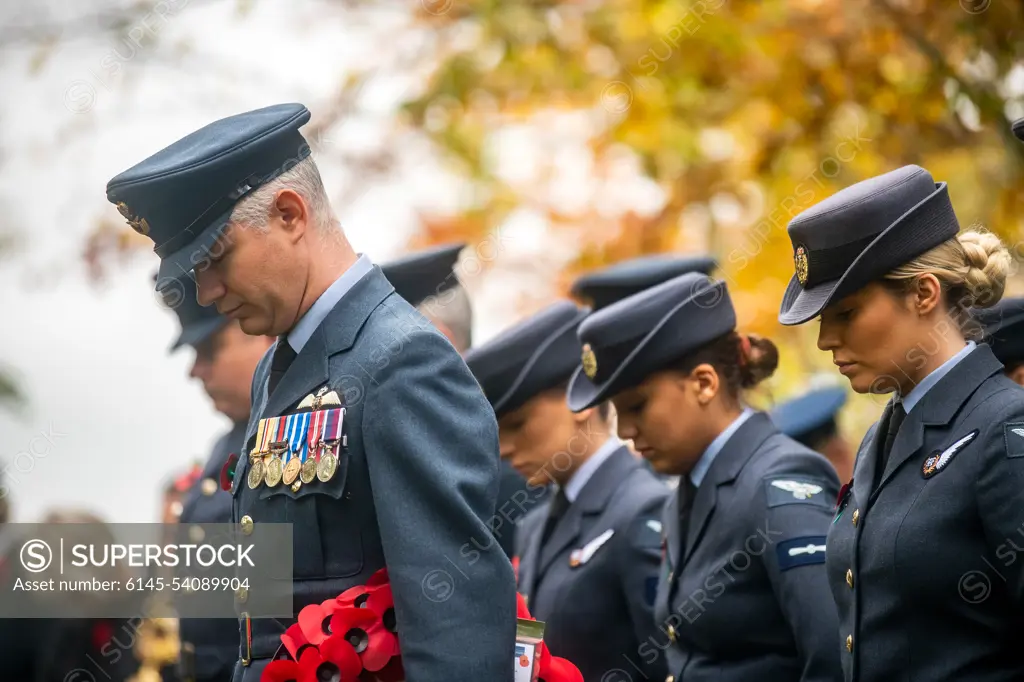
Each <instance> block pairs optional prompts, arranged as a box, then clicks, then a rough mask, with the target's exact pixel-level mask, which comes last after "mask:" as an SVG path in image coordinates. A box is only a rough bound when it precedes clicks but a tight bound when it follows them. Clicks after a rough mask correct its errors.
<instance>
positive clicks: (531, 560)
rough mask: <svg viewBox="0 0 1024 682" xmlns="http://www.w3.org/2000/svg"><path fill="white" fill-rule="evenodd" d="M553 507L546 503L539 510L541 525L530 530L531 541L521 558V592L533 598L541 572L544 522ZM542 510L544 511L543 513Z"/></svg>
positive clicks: (538, 516)
mask: <svg viewBox="0 0 1024 682" xmlns="http://www.w3.org/2000/svg"><path fill="white" fill-rule="evenodd" d="M550 507H551V502H550V500H548V501H545V502H544V503H543V504H542V505H541V506H540V507H539V508H538V510H539V512H540V513H538V515H537V519H538V521H539V524H537V525H535V526H534V527H532V528H531V529H530V539H529V541H528V542H527V545H526V548H525V549H524V550H523V556H521V557H520V558H519V561H520V563H519V571H520V576H521V580H520V581H519V584H520V588H519V591H520V592H522V593H523V594H525V595H526V596H528V597H532V596H533V595H534V592H535V591H536V589H537V573H538V572H539V570H540V537H541V534H542V533H543V532H544V521H545V520H546V519H547V517H548V509H549V508H550ZM541 510H542V511H541Z"/></svg>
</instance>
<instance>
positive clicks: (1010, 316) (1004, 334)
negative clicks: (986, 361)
mask: <svg viewBox="0 0 1024 682" xmlns="http://www.w3.org/2000/svg"><path fill="white" fill-rule="evenodd" d="M974 316H975V318H976V319H977V321H978V322H979V323H981V325H982V328H983V329H984V334H985V341H986V342H987V343H988V345H989V347H991V348H992V353H993V354H994V355H995V356H996V358H997V359H998V360H999V362H1001V363H1003V364H1004V365H1006V366H1007V367H1010V366H1012V365H1015V364H1018V363H1021V362H1024V298H1004V299H1003V300H1001V301H999V303H997V304H995V305H994V306H992V307H991V308H982V309H977V310H975V311H974Z"/></svg>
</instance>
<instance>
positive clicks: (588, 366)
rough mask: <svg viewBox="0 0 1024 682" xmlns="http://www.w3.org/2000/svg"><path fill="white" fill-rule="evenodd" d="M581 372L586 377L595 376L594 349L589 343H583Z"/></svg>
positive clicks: (591, 377) (595, 357) (595, 361)
mask: <svg viewBox="0 0 1024 682" xmlns="http://www.w3.org/2000/svg"><path fill="white" fill-rule="evenodd" d="M582 359H583V373H584V374H586V375H587V378H588V379H593V378H594V377H595V376H597V356H596V355H594V349H593V348H591V347H590V344H589V343H585V344H583V358H582Z"/></svg>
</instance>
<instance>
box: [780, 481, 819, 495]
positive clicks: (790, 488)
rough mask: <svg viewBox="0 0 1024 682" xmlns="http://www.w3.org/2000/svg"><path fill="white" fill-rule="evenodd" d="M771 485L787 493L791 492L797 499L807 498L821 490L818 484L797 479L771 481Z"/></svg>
mask: <svg viewBox="0 0 1024 682" xmlns="http://www.w3.org/2000/svg"><path fill="white" fill-rule="evenodd" d="M772 485H773V486H775V487H776V488H780V489H781V490H785V491H786V492H787V493H793V497H795V498H796V499H798V500H809V499H811V498H812V497H814V496H815V495H817V494H818V493H820V492H821V491H822V487H821V486H820V485H814V484H813V483H800V482H799V481H772Z"/></svg>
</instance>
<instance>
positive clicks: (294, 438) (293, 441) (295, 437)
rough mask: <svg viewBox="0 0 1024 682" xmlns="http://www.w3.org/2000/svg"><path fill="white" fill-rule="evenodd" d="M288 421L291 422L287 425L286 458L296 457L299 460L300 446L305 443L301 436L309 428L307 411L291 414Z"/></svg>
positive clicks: (300, 458)
mask: <svg viewBox="0 0 1024 682" xmlns="http://www.w3.org/2000/svg"><path fill="white" fill-rule="evenodd" d="M288 421H289V422H291V423H290V424H289V425H288V459H292V458H295V457H297V458H298V459H299V460H300V461H301V460H302V446H303V445H305V443H304V442H303V441H304V440H305V438H303V436H305V435H306V429H308V428H309V412H303V413H300V414H293V415H291V416H289V418H288Z"/></svg>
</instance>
